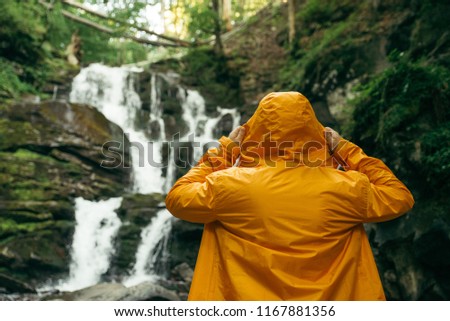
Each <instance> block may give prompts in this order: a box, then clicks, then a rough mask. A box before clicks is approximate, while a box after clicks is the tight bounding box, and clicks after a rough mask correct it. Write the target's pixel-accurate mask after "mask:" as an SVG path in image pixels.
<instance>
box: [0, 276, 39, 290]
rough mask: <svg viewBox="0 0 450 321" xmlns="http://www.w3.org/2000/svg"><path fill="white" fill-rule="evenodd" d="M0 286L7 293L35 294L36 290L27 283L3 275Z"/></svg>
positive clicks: (0, 277)
mask: <svg viewBox="0 0 450 321" xmlns="http://www.w3.org/2000/svg"><path fill="white" fill-rule="evenodd" d="M0 284H1V285H2V288H3V289H4V290H5V291H6V292H14V293H35V290H34V288H33V287H32V286H30V285H29V284H27V283H26V282H22V281H20V280H17V279H14V278H13V277H11V276H9V275H6V274H3V273H0Z"/></svg>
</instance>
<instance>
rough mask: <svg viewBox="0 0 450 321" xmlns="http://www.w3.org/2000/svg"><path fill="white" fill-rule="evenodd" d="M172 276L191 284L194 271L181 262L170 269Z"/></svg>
mask: <svg viewBox="0 0 450 321" xmlns="http://www.w3.org/2000/svg"><path fill="white" fill-rule="evenodd" d="M172 274H173V275H174V276H175V277H176V278H181V280H183V281H185V282H189V283H190V282H192V277H193V276H194V270H192V268H191V267H190V266H189V264H187V263H186V262H183V263H181V264H179V265H177V266H176V267H174V268H173V269H172Z"/></svg>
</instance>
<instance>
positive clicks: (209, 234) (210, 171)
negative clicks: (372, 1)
mask: <svg viewBox="0 0 450 321" xmlns="http://www.w3.org/2000/svg"><path fill="white" fill-rule="evenodd" d="M325 133H327V134H328V135H325ZM219 143H220V147H219V148H217V149H210V150H209V151H208V152H207V153H206V154H205V155H204V156H203V158H202V159H201V160H200V162H199V163H198V164H197V166H195V167H193V168H192V169H191V170H190V171H189V172H188V173H187V174H186V175H185V176H184V177H182V178H180V179H179V180H178V181H177V182H176V183H175V185H174V186H173V188H172V190H171V191H170V192H169V194H168V195H167V198H166V205H167V208H168V210H169V211H170V212H171V213H172V214H173V215H174V216H176V217H178V218H181V219H183V220H187V221H190V222H197V223H204V224H205V228H204V232H203V237H202V242H201V246H200V251H199V254H198V258H197V263H196V267H195V273H194V278H193V281H192V286H191V290H190V293H189V300H384V299H385V296H384V292H383V287H382V285H381V281H380V277H379V275H378V271H377V267H376V265H375V261H374V258H373V254H372V251H371V248H370V245H369V242H368V239H367V235H366V233H365V231H364V227H363V223H366V222H381V221H386V220H391V219H394V218H396V217H398V216H400V215H402V214H403V213H405V212H407V211H408V210H410V209H411V208H412V206H413V204H414V200H413V197H412V195H411V193H410V192H409V191H408V189H407V188H406V187H405V186H404V185H403V184H402V183H401V182H400V181H399V180H398V179H397V178H396V177H395V176H394V174H393V173H392V172H391V171H390V170H389V168H388V167H387V166H386V165H385V164H384V163H383V162H382V161H381V160H379V159H376V158H372V157H368V156H367V155H365V154H364V153H363V151H362V150H361V148H359V147H358V146H356V145H354V144H353V143H351V142H349V141H346V140H344V139H342V138H341V137H340V136H339V135H338V134H337V133H336V132H334V131H333V130H331V129H329V128H327V129H325V128H324V127H323V126H322V125H321V124H320V123H319V121H318V120H317V118H316V116H315V114H314V111H313V109H312V107H311V105H310V103H309V101H308V100H307V99H306V97H304V96H303V95H302V94H300V93H296V92H287V93H271V94H269V95H267V96H266V97H265V98H263V99H262V101H261V102H260V104H259V106H258V108H257V110H256V112H255V113H254V115H253V116H252V117H251V118H250V120H249V121H248V122H247V123H246V124H244V125H243V126H242V127H240V128H237V129H236V130H234V131H233V132H232V133H231V134H230V137H222V138H221V139H220V140H219ZM236 160H237V161H236ZM338 164H339V165H343V167H344V168H345V171H342V170H339V169H337V167H338Z"/></svg>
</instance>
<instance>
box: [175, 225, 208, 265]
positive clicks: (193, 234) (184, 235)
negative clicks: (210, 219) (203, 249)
mask: <svg viewBox="0 0 450 321" xmlns="http://www.w3.org/2000/svg"><path fill="white" fill-rule="evenodd" d="M202 233H203V225H202V224H194V223H189V222H186V221H180V220H177V221H175V222H174V223H173V225H172V232H171V233H170V237H169V242H168V251H169V253H170V268H171V269H173V268H175V267H176V266H177V265H179V264H182V263H187V264H188V265H189V266H192V267H193V266H195V262H196V260H197V253H198V249H199V247H200V241H201V238H202Z"/></svg>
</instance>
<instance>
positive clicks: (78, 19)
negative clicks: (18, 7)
mask: <svg viewBox="0 0 450 321" xmlns="http://www.w3.org/2000/svg"><path fill="white" fill-rule="evenodd" d="M39 3H40V4H41V5H43V6H44V7H46V8H47V9H50V10H51V9H53V5H51V4H50V3H47V2H45V1H43V0H39ZM61 13H62V15H63V16H64V17H66V18H68V19H70V20H73V21H76V22H79V23H82V24H84V25H87V26H89V27H91V28H94V29H96V30H99V31H101V32H104V33H107V34H110V35H112V36H120V37H123V38H126V39H130V40H133V41H134V42H138V43H142V44H146V45H152V46H162V47H183V46H182V45H179V44H174V43H167V42H160V41H153V40H148V39H143V38H138V37H135V36H130V35H126V34H123V35H118V34H117V32H116V31H115V30H113V29H111V28H108V27H105V26H102V25H101V24H98V23H95V22H93V21H91V20H88V19H85V18H82V17H79V16H77V15H75V14H73V13H70V12H68V11H66V10H61Z"/></svg>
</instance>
